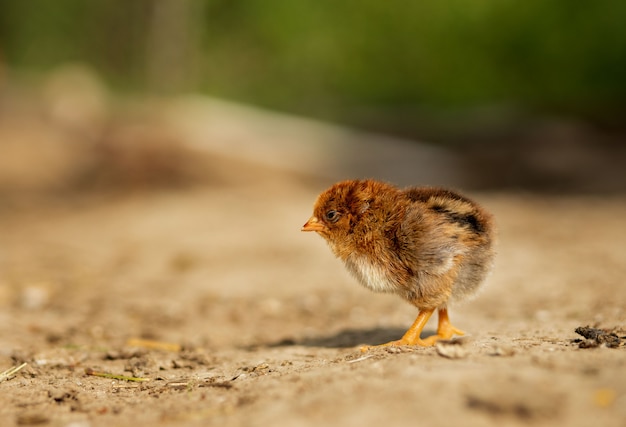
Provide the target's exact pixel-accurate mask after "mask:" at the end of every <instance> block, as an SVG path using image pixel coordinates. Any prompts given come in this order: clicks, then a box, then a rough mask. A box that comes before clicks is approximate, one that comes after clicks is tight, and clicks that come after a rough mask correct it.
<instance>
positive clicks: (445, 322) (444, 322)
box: [424, 308, 465, 345]
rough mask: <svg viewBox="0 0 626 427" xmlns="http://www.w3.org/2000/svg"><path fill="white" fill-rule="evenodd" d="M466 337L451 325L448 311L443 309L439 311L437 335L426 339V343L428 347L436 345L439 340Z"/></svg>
mask: <svg viewBox="0 0 626 427" xmlns="http://www.w3.org/2000/svg"><path fill="white" fill-rule="evenodd" d="M455 334H456V335H465V332H463V331H462V330H460V329H457V328H455V327H454V326H452V323H450V318H449V317H448V309H447V308H442V309H440V310H439V324H438V326H437V335H432V336H430V337H428V338H425V339H424V342H425V343H427V345H434V344H435V342H437V341H438V340H449V339H450V338H452V336H453V335H455Z"/></svg>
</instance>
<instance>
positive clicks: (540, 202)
mask: <svg viewBox="0 0 626 427" xmlns="http://www.w3.org/2000/svg"><path fill="white" fill-rule="evenodd" d="M71 111H82V110H81V109H72V110H71ZM31 121H32V120H31ZM37 123H39V124H38V125H37V124H33V123H30V122H20V121H19V120H18V119H16V118H12V119H11V120H8V119H7V120H4V121H1V120H0V143H2V144H3V145H2V152H3V155H2V157H0V200H1V201H2V203H1V205H0V372H1V371H4V370H7V369H9V368H11V367H13V366H20V365H22V364H24V363H25V364H26V365H25V366H24V367H23V368H22V369H21V370H20V371H19V372H17V373H16V374H14V375H11V376H9V378H0V380H1V381H0V424H1V425H2V426H16V425H50V426H68V427H69V426H72V427H91V426H93V427H96V426H110V425H115V426H121V427H124V426H137V425H153V426H173V425H185V426H187V425H189V426H194V425H198V426H200V425H202V426H205V425H220V426H240V425H246V426H270V425H274V426H283V425H284V426H318V425H337V426H359V427H364V426H380V425H381V424H386V425H393V426H396V425H397V426H403V425H411V426H414V425H421V424H424V425H430V426H444V425H445V426H450V425H459V426H496V425H497V426H500V425H507V426H508V425H510V426H517V425H519V426H522V425H524V426H528V425H536V426H554V425H567V426H589V425H601V426H607V427H613V426H615V427H618V426H620V427H621V426H624V425H626V357H625V356H626V353H625V351H626V347H625V346H624V339H623V338H622V337H624V336H625V335H626V330H625V328H626V306H625V301H626V286H624V277H626V246H625V245H624V242H625V241H626V198H624V197H623V196H611V197H608V196H606V197H600V196H590V195H588V196H568V197H558V196H536V195H535V196H533V195H528V194H520V193H517V194H516V193H506V194H504V193H493V192H492V193H487V192H483V193H473V194H472V195H473V196H474V198H475V199H477V200H479V201H480V202H482V203H483V204H484V205H485V206H486V207H487V208H488V209H490V210H491V211H493V212H494V214H495V215H496V218H497V221H498V224H499V229H500V233H499V234H500V243H499V247H498V252H499V254H498V257H497V261H496V266H495V270H494V272H493V274H492V275H491V276H490V278H489V280H488V283H487V285H486V286H485V289H484V291H483V292H482V293H481V294H480V295H479V296H478V297H477V298H476V299H475V300H474V301H471V302H468V303H465V304H463V305H460V306H458V307H452V309H451V317H452V320H453V322H454V323H455V325H456V326H457V327H459V328H461V329H464V330H465V331H467V332H468V334H467V336H466V337H464V338H462V339H459V340H454V341H452V342H450V343H443V344H442V345H440V346H438V347H436V348H391V349H375V350H371V351H369V352H367V353H363V352H361V351H360V350H359V346H360V345H362V344H378V343H383V342H386V341H389V340H393V339H397V338H399V337H400V336H401V335H402V334H403V332H404V331H405V330H406V328H407V327H408V326H409V325H410V324H411V323H412V321H413V319H414V317H415V315H416V310H415V309H414V308H413V307H411V306H409V305H408V304H406V303H405V302H403V301H401V300H400V299H399V298H397V297H394V296H390V295H376V294H373V293H371V292H369V291H368V290H366V289H364V288H361V287H360V286H359V285H358V284H357V283H356V282H355V281H354V280H353V279H352V278H351V277H349V275H348V274H347V272H346V271H344V268H343V266H342V265H341V264H340V263H339V261H337V260H336V259H334V257H333V256H332V254H331V253H330V251H329V250H328V248H327V247H326V245H325V243H324V242H323V240H322V239H321V238H319V237H318V236H315V235H312V234H308V233H306V234H305V233H301V232H300V227H301V225H302V224H303V223H304V222H305V221H306V219H307V218H308V217H309V215H310V213H311V207H312V204H313V201H314V199H315V197H316V195H317V193H319V192H320V191H321V190H323V189H324V188H325V187H326V186H327V185H328V184H329V183H330V181H328V179H329V177H328V176H326V178H319V177H318V178H317V179H312V178H311V177H309V178H307V179H304V178H303V177H302V176H299V175H298V174H297V173H294V172H293V170H292V171H291V172H288V171H285V170H284V169H283V172H280V171H279V170H280V168H278V169H276V168H274V167H273V166H272V165H270V164H267V162H266V164H265V165H263V166H259V165H258V164H257V165H252V164H250V163H246V162H240V163H237V162H235V161H233V160H232V159H230V160H227V159H217V158H214V159H213V160H212V161H211V162H210V164H209V165H208V166H207V167H208V169H209V170H210V172H211V173H209V174H208V175H207V176H205V177H204V178H203V179H198V176H197V175H196V173H197V171H198V169H194V172H193V173H191V174H188V173H187V172H188V171H187V170H179V169H177V168H176V167H177V165H178V166H180V165H181V164H184V165H187V166H188V165H190V164H193V165H195V166H194V167H198V166H199V165H198V164H195V163H194V162H193V161H192V160H193V159H192V158H190V157H189V156H187V154H188V153H187V154H186V153H184V152H181V151H177V150H176V149H173V148H172V147H175V144H174V145H171V144H170V143H169V142H167V141H166V140H167V132H161V130H160V128H159V127H158V126H149V127H146V126H143V127H141V126H139V127H132V126H131V127H130V128H128V127H126V128H124V127H123V126H122V128H121V131H119V132H117V134H116V133H115V132H113V133H111V131H108V130H105V131H104V134H102V135H104V136H102V135H100V136H99V137H98V138H105V136H106V138H109V139H108V140H110V141H113V142H111V143H107V144H100V145H98V144H95V145H93V146H92V147H95V148H98V150H100V151H98V150H96V151H98V153H100V154H99V156H100V157H97V161H95V162H94V159H95V158H96V157H93V153H92V152H89V153H90V154H89V153H87V152H86V151H84V144H83V145H81V144H80V143H79V144H76V143H65V142H63V141H66V140H67V138H68V135H70V134H71V135H74V138H75V139H76V135H81V138H83V137H84V136H85V135H88V134H89V131H91V130H93V129H94V126H93V125H90V126H91V127H84V129H83V130H81V129H78V128H76V127H75V126H74V127H72V129H71V131H68V130H67V127H66V128H65V130H63V131H62V132H61V131H58V129H57V131H55V130H54V129H50V128H49V126H48V124H46V123H45V122H41V121H40V122H37ZM42 123H43V124H42ZM37 126H39V128H38V127H37ZM46 126H48V127H46ZM105 128H106V126H105ZM85 129H86V130H85ZM155 129H156V130H155ZM237 129H239V128H237ZM271 129H272V132H273V131H274V127H273V126H272V128H271ZM55 132H56V133H55ZM94 132H95V131H94ZM98 132H101V131H98ZM202 132H203V131H201V132H200V134H202ZM272 132H270V133H268V134H266V138H267V139H268V140H271V139H275V138H276V134H275V133H272ZM174 133H176V132H174ZM249 133H250V135H251V137H253V138H254V137H255V135H256V134H257V133H256V131H255V130H249ZM296 133H297V132H296ZM94 134H95V133H94ZM107 135H108V136H107ZM112 135H113V136H112ZM116 135H117V136H116ZM257 136H258V135H257ZM222 137H223V135H222ZM106 138H105V139H106ZM142 138H144V139H146V140H149V141H150V143H149V144H144V145H142V144H139V145H137V146H135V148H134V150H135V151H134V152H133V151H132V150H131V151H130V152H129V151H128V150H127V149H128V147H132V146H133V145H132V144H130V145H129V141H137V140H141V139H142ZM216 138H217V137H216ZM289 138H291V137H289ZM289 138H287V140H288V139H289ZM70 139H71V138H70ZM79 139H80V138H79ZM94 141H98V139H97V138H96V139H94ZM116 141H117V142H116ZM155 141H156V142H159V141H160V142H159V143H158V144H157V143H156V142H155ZM53 143H55V144H56V143H58V144H57V145H53ZM28 144H30V145H28ZM155 144H156V145H155ZM168 144H169V145H168ZM253 146H254V145H253V144H249V145H248V146H247V147H248V148H249V147H253ZM257 146H259V145H257ZM284 146H288V144H286V145H284ZM328 146H329V147H330V146H331V144H329V145H328ZM51 147H52V148H51ZM61 147H65V148H63V149H61ZM81 147H83V148H82V149H83V151H80V150H78V149H80V148H81ZM154 147H157V148H154ZM158 147H161V148H158ZM242 147H243V148H246V146H245V145H242ZM355 147H356V148H357V149H358V148H359V147H360V146H359V145H358V144H356V145H355ZM403 147H404V146H403ZM103 148H104V149H105V150H104V151H103V150H102V149H103ZM304 148H306V149H307V150H308V149H310V148H311V146H306V147H304ZM77 150H78V151H77ZM88 151H89V150H88ZM79 152H80V153H82V154H80V155H77V154H76V153H79ZM381 152H385V153H388V151H387V150H382V151H381ZM63 153H65V154H67V153H72V155H70V156H67V155H64V154H63ZM86 153H87V154H89V155H87V154H86ZM264 154H266V155H267V154H268V152H265V153H264ZM435 154H436V155H434V157H431V159H435V158H437V159H439V158H440V156H439V154H438V153H435ZM312 155H313V153H312V152H310V151H309V152H308V155H304V156H298V155H297V153H296V154H295V155H294V157H293V159H295V160H297V159H302V158H304V160H309V159H310V158H311V157H309V156H312ZM11 156H12V157H11ZM72 156H73V157H72ZM77 156H78V157H80V158H81V159H82V160H80V161H78V162H77V161H76V157H77ZM81 156H83V157H81ZM89 156H92V157H89ZM192 157H194V156H192ZM252 157H254V156H252ZM270 157H271V156H270ZM417 157H419V156H417ZM19 159H21V162H20V161H18V160H19ZM85 159H87V160H88V161H85ZM89 159H91V160H89ZM146 159H149V162H148V161H146ZM164 159H165V160H164ZM194 159H195V160H197V159H196V158H195V157H194ZM320 159H321V160H322V161H323V158H318V159H317V160H316V161H320ZM374 160H375V159H374ZM290 161H291V160H290ZM368 161H369V160H368ZM433 161H434V160H433ZM392 164H393V162H392ZM76 165H78V166H76ZM363 165H366V163H363ZM441 165H442V164H440V163H436V164H431V167H432V166H434V167H433V169H434V170H436V169H437V168H438V167H439V169H440V170H442V171H443V172H445V173H447V172H446V171H445V169H446V168H445V167H443V166H441ZM309 166H310V164H309ZM315 167H316V166H315ZM315 167H313V169H315ZM200 169H203V168H202V167H200ZM296 169H298V168H296ZM86 170H89V171H91V172H90V173H87V174H85V173H84V172H85V171H86ZM339 170H340V169H339ZM335 171H337V169H336V170H335ZM446 176H447V175H446ZM446 176H444V178H445V177H446ZM77 178H80V180H78V181H77ZM163 178H165V179H163ZM172 178H176V179H177V183H178V184H177V185H176V186H174V187H173V188H170V189H163V184H164V182H165V183H170V182H171V181H172ZM79 181H80V182H82V183H84V182H88V183H89V185H90V186H91V188H92V189H100V190H102V189H104V191H101V192H100V193H93V192H90V191H86V189H85V188H83V187H81V185H83V184H81V185H78V186H77V182H79ZM191 181H193V182H194V185H189V182H191ZM434 181H438V179H434ZM70 190H71V191H70ZM120 190H122V191H120ZM31 193H32V194H35V195H37V194H38V195H39V196H37V197H34V198H28V197H26V198H25V199H24V198H23V197H22V196H23V195H24V194H31ZM42 194H46V195H47V196H46V197H41V195H42ZM587 325H589V326H592V327H598V328H604V329H608V330H614V332H615V334H616V335H615V336H614V338H616V339H617V340H618V341H619V340H620V339H621V341H622V342H621V344H620V345H619V346H618V347H617V348H609V347H608V346H607V345H600V346H590V344H593V342H589V341H582V342H580V341H576V340H577V339H580V338H581V337H580V336H578V335H577V334H576V333H575V329H576V328H577V327H579V326H587ZM433 328H434V325H433V324H432V322H431V324H429V325H428V327H427V333H432V332H433ZM138 340H147V341H138ZM581 344H583V345H582V347H590V348H581ZM93 373H104V374H110V375H122V376H125V377H134V378H142V379H147V381H142V382H138V381H129V380H127V379H120V378H117V379H116V378H111V377H106V376H98V375H93Z"/></svg>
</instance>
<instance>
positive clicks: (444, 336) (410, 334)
mask: <svg viewBox="0 0 626 427" xmlns="http://www.w3.org/2000/svg"><path fill="white" fill-rule="evenodd" d="M434 311H435V310H434V309H431V310H421V311H420V312H419V313H418V315H417V318H416V319H415V322H413V325H411V327H410V328H409V330H408V331H406V333H405V334H404V336H403V337H402V338H400V339H399V340H397V341H391V342H388V343H386V344H381V345H377V346H375V347H389V346H402V345H415V346H422V347H430V346H433V345H435V343H436V342H437V341H438V340H448V339H450V338H452V336H453V335H455V334H456V335H465V332H463V331H462V330H460V329H457V328H455V327H454V326H452V324H451V323H450V318H449V317H448V309H447V308H442V309H440V310H439V312H438V314H439V323H438V326H437V335H431V336H430V337H427V338H424V339H421V338H420V335H421V333H422V330H423V329H424V326H426V323H427V322H428V319H430V316H432V314H433V312H434ZM370 348H371V347H370V346H364V347H361V351H367V350H369V349H370Z"/></svg>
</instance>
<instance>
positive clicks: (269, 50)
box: [0, 0, 626, 179]
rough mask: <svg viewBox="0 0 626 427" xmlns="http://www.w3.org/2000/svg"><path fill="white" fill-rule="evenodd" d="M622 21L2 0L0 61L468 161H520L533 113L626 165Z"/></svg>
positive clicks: (576, 7) (292, 5)
mask: <svg viewBox="0 0 626 427" xmlns="http://www.w3.org/2000/svg"><path fill="white" fill-rule="evenodd" d="M625 17H626V2H616V1H610V0H597V1H594V2H578V1H564V0H561V1H559V0H545V1H541V2H532V1H531V2H529V1H511V0H502V1H484V0H472V1H462V0H440V1H436V2H435V1H430V2H426V1H412V2H407V1H398V0H388V1H384V2H383V1H378V0H376V1H371V0H359V1H356V0H343V1H328V0H315V1H314V0H297V1H287V0H238V1H233V0H133V1H123V0H91V1H88V2H87V1H82V0H55V1H50V0H28V1H24V0H3V1H2V2H0V60H1V61H2V62H4V67H5V76H6V75H8V76H10V77H11V78H12V79H15V78H20V76H28V75H33V73H35V74H36V73H45V72H47V71H49V70H52V69H54V68H55V67H57V66H58V65H59V64H64V63H68V62H79V63H84V64H88V65H89V66H90V67H92V68H93V69H94V70H96V71H97V73H98V74H99V75H100V76H101V77H102V78H103V79H104V80H105V81H106V82H107V84H108V86H109V87H110V88H112V89H113V90H115V91H116V92H118V93H123V94H124V93H133V94H137V93H139V94H141V93H149V94H177V93H189V92H201V93H205V94H209V95H213V96H218V97H222V98H226V99H231V100H236V101H240V102H244V103H250V104H253V105H258V106H261V107H266V108H269V109H274V110H278V111H285V112H292V113H297V114H301V115H305V116H310V117H315V118H319V119H323V120H328V121H332V122H336V123H342V124H348V125H352V126H357V127H360V128H364V129H368V130H375V131H380V132H385V133H390V134H395V135H401V136H405V137H410V138H415V139H422V140H429V141H432V142H436V143H447V144H449V145H450V146H457V147H458V146H461V147H478V148H477V149H476V150H473V148H472V150H473V151H472V152H473V153H480V152H481V151H480V150H483V151H482V152H483V153H484V152H491V153H492V154H489V155H486V154H478V155H476V156H477V162H478V163H480V162H481V161H482V162H483V163H484V162H485V161H486V160H485V159H486V158H488V157H489V156H493V152H494V150H496V151H497V150H500V151H503V150H502V144H503V142H507V144H508V145H507V150H506V153H509V154H506V153H501V154H499V155H500V156H501V157H498V158H496V159H491V158H489V159H490V160H489V161H494V162H498V161H515V159H516V158H517V157H519V156H518V152H519V150H518V149H516V148H515V146H514V145H515V143H518V144H517V146H519V143H522V142H526V141H528V139H529V138H530V137H528V135H527V131H526V130H527V129H528V128H529V127H533V129H536V128H537V126H536V124H537V122H538V121H541V120H543V118H548V120H552V119H555V118H556V119H557V120H559V121H560V122H561V123H563V122H566V123H568V125H567V126H570V125H571V124H572V123H574V125H573V127H572V126H570V127H571V128H572V129H573V131H572V132H569V131H566V132H565V134H568V135H569V133H574V134H580V132H579V130H580V129H583V133H584V135H583V136H582V137H579V138H574V139H577V141H578V143H577V144H578V146H580V145H581V144H587V143H594V144H601V145H602V147H605V148H606V150H605V149H604V148H603V150H604V151H613V152H618V153H619V155H620V156H621V155H623V154H624V150H623V149H622V148H620V147H622V146H623V141H624V135H626V126H624V123H625V122H626V121H625V120H624V117H625V116H626V114H625V113H626V25H625V24H624V18H625ZM0 79H1V78H0ZM0 82H1V80H0ZM542 123H543V122H542ZM525 132H526V133H525ZM568 132H569V133H568ZM554 133H555V132H553V131H550V132H547V133H546V136H545V138H543V139H546V140H548V139H551V138H553V137H554ZM556 133H557V134H558V135H560V136H559V137H561V136H562V134H563V132H561V131H556ZM533 138H534V139H533ZM531 139H533V141H534V140H535V139H537V138H536V133H533V135H532V138H531ZM539 139H541V138H539ZM581 141H582V142H581ZM566 142H567V141H566ZM485 147H487V148H485ZM494 147H500V148H494ZM509 148H510V150H509ZM561 148H562V147H561V146H559V148H558V149H556V150H555V153H557V154H556V155H558V152H559V151H560V150H561ZM511 153H512V154H511ZM496 157H497V156H496ZM582 157H585V156H584V155H583V156H582ZM608 157H609V158H610V157H614V156H608ZM507 159H508V160H507ZM523 173H524V171H523V168H521V169H520V174H522V175H523ZM611 179H614V177H612V178H611Z"/></svg>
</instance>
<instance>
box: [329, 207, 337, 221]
mask: <svg viewBox="0 0 626 427" xmlns="http://www.w3.org/2000/svg"><path fill="white" fill-rule="evenodd" d="M326 219H327V220H329V221H330V222H335V221H337V220H338V219H339V212H337V211H336V210H334V209H333V210H330V211H328V212H326Z"/></svg>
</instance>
